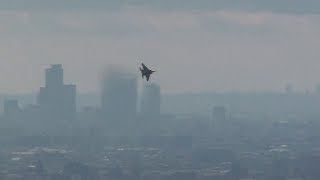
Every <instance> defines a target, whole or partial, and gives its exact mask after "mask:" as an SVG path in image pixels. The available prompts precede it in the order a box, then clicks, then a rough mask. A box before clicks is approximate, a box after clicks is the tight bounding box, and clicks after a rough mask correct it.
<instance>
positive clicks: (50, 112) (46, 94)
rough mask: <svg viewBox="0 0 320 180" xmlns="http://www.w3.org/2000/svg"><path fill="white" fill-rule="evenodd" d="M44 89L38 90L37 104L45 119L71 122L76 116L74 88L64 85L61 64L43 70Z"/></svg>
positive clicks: (73, 86)
mask: <svg viewBox="0 0 320 180" xmlns="http://www.w3.org/2000/svg"><path fill="white" fill-rule="evenodd" d="M45 80H46V82H45V87H41V88H40V92H39V94H38V98H37V103H38V104H39V105H40V107H41V109H42V111H43V113H44V114H46V117H48V118H50V119H51V118H53V119H63V120H72V119H74V118H75V116H76V86H75V85H71V84H67V85H66V84H64V82H63V68H62V65H61V64H54V65H51V67H50V68H48V69H46V70H45Z"/></svg>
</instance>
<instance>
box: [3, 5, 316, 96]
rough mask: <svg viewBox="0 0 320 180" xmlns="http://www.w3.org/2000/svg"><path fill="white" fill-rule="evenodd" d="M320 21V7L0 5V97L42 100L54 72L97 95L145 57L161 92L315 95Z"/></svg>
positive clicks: (136, 66)
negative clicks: (109, 70)
mask: <svg viewBox="0 0 320 180" xmlns="http://www.w3.org/2000/svg"><path fill="white" fill-rule="evenodd" d="M319 13H320V1H319V0H303V1H302V0H136V1H134V0H1V1H0V84H1V86H0V93H17V92H18V93H20V92H23V93H25V92H37V91H38V88H39V86H41V85H42V84H43V83H44V77H43V76H44V68H47V67H48V66H49V65H50V64H55V63H62V64H63V66H64V69H65V81H66V83H71V82H72V83H75V84H76V85H77V86H78V91H79V92H96V91H97V89H98V88H99V80H100V77H99V75H100V74H101V72H102V70H103V69H104V68H105V67H106V66H108V65H109V64H121V65H125V66H127V67H129V68H132V69H137V75H139V72H138V66H139V65H140V63H141V60H140V58H142V59H143V61H144V62H145V63H146V64H147V65H149V66H151V67H153V68H155V69H156V70H157V73H156V74H154V76H153V77H152V81H154V82H157V83H159V84H160V85H161V88H162V90H163V91H164V92H179V91H183V92H202V91H271V90H272V91H282V90H283V89H284V86H285V84H287V83H291V84H293V85H294V88H295V89H297V90H300V91H304V90H305V89H311V90H312V89H313V87H314V86H315V85H316V84H317V83H319V82H320V41H319V40H320V14H319ZM139 77H140V75H139ZM139 80H140V79H139Z"/></svg>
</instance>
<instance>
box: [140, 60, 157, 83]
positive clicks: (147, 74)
mask: <svg viewBox="0 0 320 180" xmlns="http://www.w3.org/2000/svg"><path fill="white" fill-rule="evenodd" d="M141 65H142V68H141V67H139V69H140V71H141V76H142V79H143V77H144V76H145V77H146V79H147V81H149V78H150V75H151V74H152V73H154V72H156V71H153V70H150V69H149V68H147V66H145V65H144V64H143V63H142V64H141Z"/></svg>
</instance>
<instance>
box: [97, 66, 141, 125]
mask: <svg viewBox="0 0 320 180" xmlns="http://www.w3.org/2000/svg"><path fill="white" fill-rule="evenodd" d="M101 104H102V113H103V118H105V119H107V120H108V121H113V122H121V121H126V120H130V119H134V118H136V113H137V78H136V76H135V75H134V74H131V73H128V72H124V71H123V70H114V69H109V70H108V71H107V72H106V74H105V77H104V79H103V84H102V95H101Z"/></svg>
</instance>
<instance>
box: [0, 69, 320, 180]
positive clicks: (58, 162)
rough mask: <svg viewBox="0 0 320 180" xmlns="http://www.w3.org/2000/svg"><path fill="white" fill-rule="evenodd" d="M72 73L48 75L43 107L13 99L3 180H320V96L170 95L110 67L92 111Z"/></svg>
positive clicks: (4, 125)
mask: <svg viewBox="0 0 320 180" xmlns="http://www.w3.org/2000/svg"><path fill="white" fill-rule="evenodd" d="M63 76H64V71H63V67H62V65H61V64H54V65H51V67H49V68H48V69H46V70H45V85H44V87H41V88H40V89H39V92H38V94H37V96H36V104H30V105H25V106H23V107H21V105H20V102H19V100H18V99H19V98H17V99H12V98H8V97H7V98H5V100H4V106H3V115H2V118H1V121H0V124H1V126H0V127H1V130H0V144H1V147H2V148H1V154H0V166H1V171H0V179H10V180H13V179H14V180H18V179H19V180H20V179H21V180H22V179H23V180H29V179H30V180H31V179H32V180H35V179H39V180H42V179H43V180H63V179H66V180H67V179H68V180H69V179H70V180H71V179H72V180H75V179H78V180H84V179H87V180H88V179H90V180H95V179H97V180H100V179H117V180H133V179H137V180H138V179H139V180H150V179H152V180H158V179H159V180H160V179H161V180H162V179H163V180H168V179H174V180H180V179H181V180H188V179H190V180H208V179H217V180H219V179H226V180H229V179H230V180H240V179H243V180H244V179H259V180H260V179H261V180H264V179H266V180H269V179H275V180H277V179H279V180H283V179H292V180H298V179H301V180H302V179H303V180H304V179H310V180H311V179H319V178H320V174H319V171H318V170H317V169H318V166H319V165H320V141H319V137H320V133H319V128H320V121H319V118H320V113H318V109H319V107H320V94H319V93H318V92H316V91H315V92H312V93H298V92H293V91H292V90H291V88H289V89H288V88H287V89H286V92H283V93H229V94H222V93H220V94H219V93H211V94H210V93H208V94H175V95H162V93H161V90H160V85H158V84H156V83H154V82H145V83H144V84H143V89H142V90H141V92H140V91H139V90H138V78H137V77H136V76H135V74H132V73H129V72H126V71H120V70H114V69H112V68H110V69H108V70H107V71H106V73H105V74H104V78H103V83H102V84H103V85H102V90H101V96H100V98H99V99H100V104H101V105H100V106H94V105H92V106H90V105H86V106H83V105H79V104H78V103H77V102H76V101H77V99H79V98H81V97H77V92H76V85H73V84H64V77H63ZM78 96H80V95H78ZM208 104H209V106H208ZM77 106H81V107H82V108H78V107H77ZM197 108H198V109H197Z"/></svg>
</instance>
